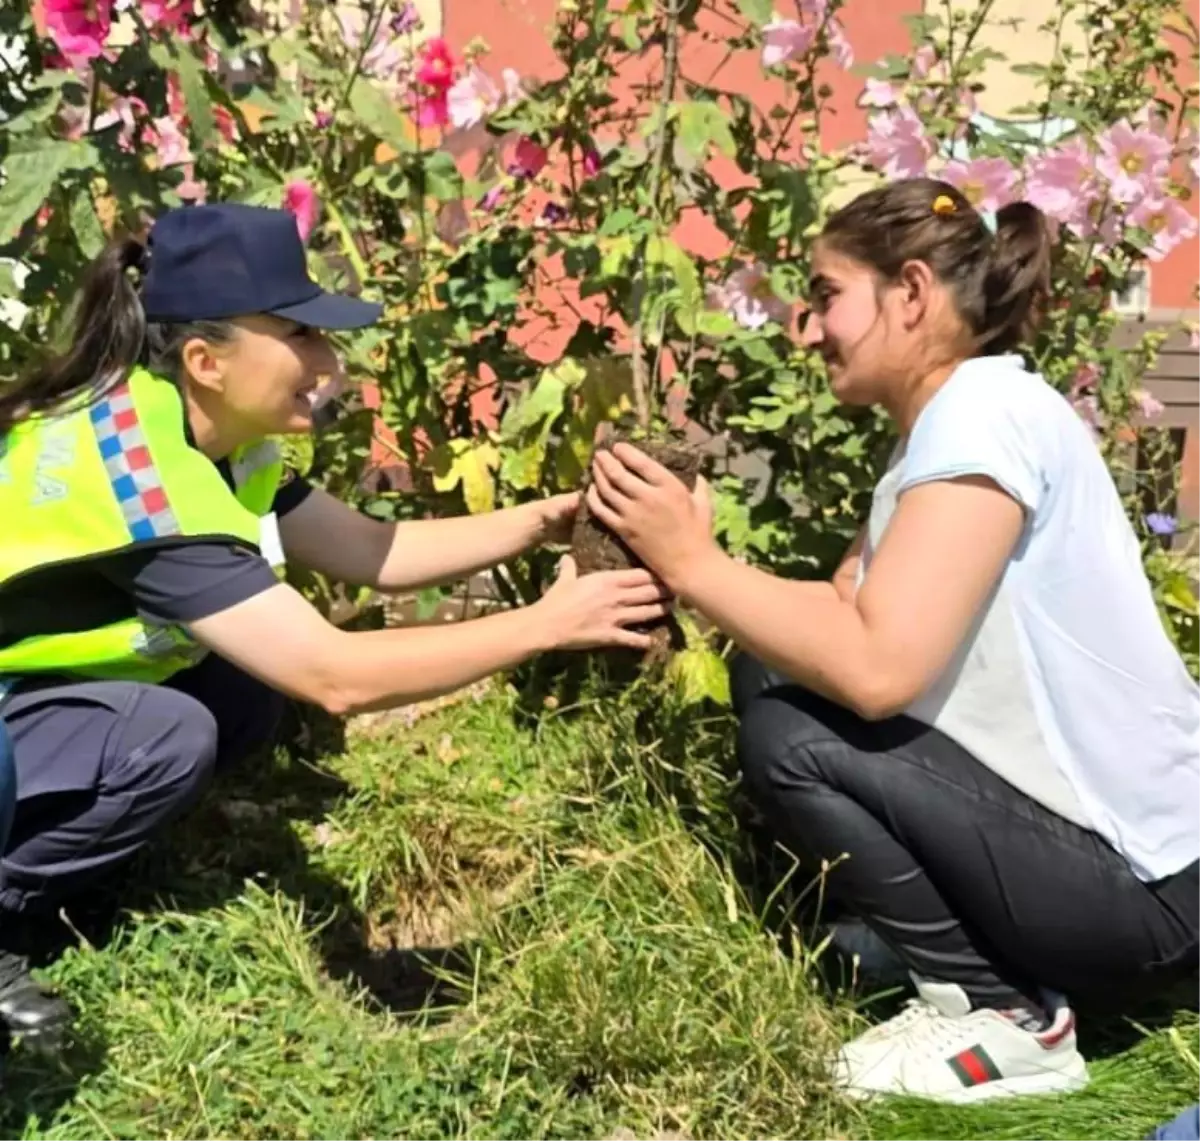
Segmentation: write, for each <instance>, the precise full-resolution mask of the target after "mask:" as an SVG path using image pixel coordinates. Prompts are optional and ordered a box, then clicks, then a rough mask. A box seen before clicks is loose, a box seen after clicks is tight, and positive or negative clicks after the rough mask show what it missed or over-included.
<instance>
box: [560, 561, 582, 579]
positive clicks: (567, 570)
mask: <svg viewBox="0 0 1200 1141" xmlns="http://www.w3.org/2000/svg"><path fill="white" fill-rule="evenodd" d="M578 577H579V568H578V567H576V566H575V560H574V559H573V558H571V556H570V555H563V557H562V558H561V559H559V560H558V581H559V582H574V581H575V580H576V579H577V578H578Z"/></svg>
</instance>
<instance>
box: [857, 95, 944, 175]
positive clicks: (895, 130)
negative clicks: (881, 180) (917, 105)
mask: <svg viewBox="0 0 1200 1141" xmlns="http://www.w3.org/2000/svg"><path fill="white" fill-rule="evenodd" d="M933 150H934V146H933V142H932V140H931V139H930V138H929V136H928V135H926V134H925V127H924V125H923V124H922V123H921V120H920V118H919V116H918V115H917V113H916V112H915V111H913V109H912V108H911V107H899V108H896V109H894V110H891V111H885V112H880V113H879V114H876V115H872V116H871V118H870V119H869V120H868V121H867V142H866V160H867V162H868V163H869V164H870V165H871V166H873V167H874V168H875V169H876V170H878V171H880V172H881V173H883V174H885V175H886V176H887V177H888V178H916V177H918V176H920V175H922V174H924V173H925V167H926V164H927V163H928V162H929V157H930V155H932V154H933Z"/></svg>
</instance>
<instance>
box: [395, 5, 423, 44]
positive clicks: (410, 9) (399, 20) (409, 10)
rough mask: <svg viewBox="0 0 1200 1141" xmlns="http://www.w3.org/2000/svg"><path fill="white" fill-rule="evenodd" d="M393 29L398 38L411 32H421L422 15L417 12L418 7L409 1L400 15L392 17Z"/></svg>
mask: <svg viewBox="0 0 1200 1141" xmlns="http://www.w3.org/2000/svg"><path fill="white" fill-rule="evenodd" d="M391 28H392V32H393V33H394V34H395V35H397V36H407V35H408V34H409V33H410V32H417V31H420V29H421V13H420V12H418V11H417V6H416V5H415V4H414V3H412V0H408V2H407V3H406V4H405V5H404V7H402V8H401V9H400V11H399V13H398V14H397V15H395V16H393V17H392V23H391Z"/></svg>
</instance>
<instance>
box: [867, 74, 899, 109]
mask: <svg viewBox="0 0 1200 1141" xmlns="http://www.w3.org/2000/svg"><path fill="white" fill-rule="evenodd" d="M896 102H897V96H896V89H895V88H894V87H893V86H892V85H891V84H890V83H888V82H887V81H886V80H884V79H868V80H867V82H866V84H865V85H864V87H863V91H862V94H861V95H860V96H859V97H858V105H859V106H860V107H894V106H895V105H896Z"/></svg>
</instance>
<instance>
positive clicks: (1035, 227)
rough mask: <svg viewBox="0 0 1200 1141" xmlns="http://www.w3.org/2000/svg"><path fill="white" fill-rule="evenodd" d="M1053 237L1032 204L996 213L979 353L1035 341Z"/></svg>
mask: <svg viewBox="0 0 1200 1141" xmlns="http://www.w3.org/2000/svg"><path fill="white" fill-rule="evenodd" d="M1052 249H1053V237H1052V235H1051V233H1050V224H1049V222H1048V220H1047V218H1046V215H1045V214H1043V213H1042V212H1041V210H1039V209H1038V208H1037V207H1036V206H1034V205H1032V204H1031V203H1029V202H1012V203H1010V204H1009V205H1007V206H1002V207H1001V208H1000V209H999V210H998V211H996V234H995V236H994V237H993V239H992V243H991V247H990V250H989V251H988V257H987V265H986V268H985V270H984V275H983V313H984V316H983V331H982V332H981V333H980V335H979V340H978V346H979V348H978V351H979V352H981V353H987V354H1000V353H1009V352H1013V351H1014V350H1015V349H1016V348H1017V347H1018V346H1019V345H1027V344H1029V343H1030V342H1031V341H1032V340H1033V336H1034V333H1035V332H1036V331H1037V327H1038V324H1039V323H1040V322H1041V319H1042V315H1043V313H1044V311H1045V307H1046V301H1047V299H1048V298H1049V296H1050V258H1051V251H1052Z"/></svg>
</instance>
